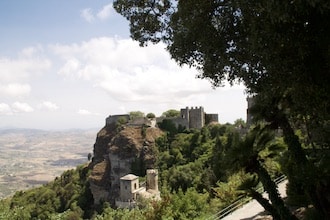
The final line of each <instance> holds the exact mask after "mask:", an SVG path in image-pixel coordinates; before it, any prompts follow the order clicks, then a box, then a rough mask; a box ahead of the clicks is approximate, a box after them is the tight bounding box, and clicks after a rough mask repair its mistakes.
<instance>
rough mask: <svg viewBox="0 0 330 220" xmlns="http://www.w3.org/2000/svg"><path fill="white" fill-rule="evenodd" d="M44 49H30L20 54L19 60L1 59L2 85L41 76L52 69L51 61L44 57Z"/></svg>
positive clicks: (0, 79)
mask: <svg viewBox="0 0 330 220" xmlns="http://www.w3.org/2000/svg"><path fill="white" fill-rule="evenodd" d="M41 50H42V49H40V48H39V47H29V48H25V49H23V50H22V51H21V52H20V53H19V57H18V58H14V59H13V58H8V57H0V70H1V78H0V83H17V82H22V81H26V80H28V79H29V78H30V77H31V76H33V75H36V74H41V73H43V72H45V71H47V70H49V69H50V67H51V62H50V60H49V59H46V58H44V57H42V54H40V53H39V52H41Z"/></svg>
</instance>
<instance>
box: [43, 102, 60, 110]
mask: <svg viewBox="0 0 330 220" xmlns="http://www.w3.org/2000/svg"><path fill="white" fill-rule="evenodd" d="M38 107H39V108H40V109H44V110H48V111H56V110H57V109H59V107H58V105H56V104H55V103H53V102H50V101H44V102H42V103H41V104H40V105H39V106H38Z"/></svg>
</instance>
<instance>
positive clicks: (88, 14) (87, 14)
mask: <svg viewBox="0 0 330 220" xmlns="http://www.w3.org/2000/svg"><path fill="white" fill-rule="evenodd" d="M80 16H81V17H82V18H84V19H85V20H86V21H87V22H89V23H91V22H93V21H94V20H95V17H94V15H93V11H92V9H91V8H85V9H83V10H81V12H80Z"/></svg>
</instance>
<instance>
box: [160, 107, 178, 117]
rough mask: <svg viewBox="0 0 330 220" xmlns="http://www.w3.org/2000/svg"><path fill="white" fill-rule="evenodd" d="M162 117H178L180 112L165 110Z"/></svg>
mask: <svg viewBox="0 0 330 220" xmlns="http://www.w3.org/2000/svg"><path fill="white" fill-rule="evenodd" d="M162 116H163V117H165V118H175V117H179V116H180V111H178V110H175V109H170V110H167V111H166V112H163V114H162Z"/></svg>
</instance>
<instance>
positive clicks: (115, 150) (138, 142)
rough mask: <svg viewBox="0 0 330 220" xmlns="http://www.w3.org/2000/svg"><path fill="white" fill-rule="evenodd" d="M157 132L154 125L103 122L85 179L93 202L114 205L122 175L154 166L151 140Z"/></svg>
mask: <svg viewBox="0 0 330 220" xmlns="http://www.w3.org/2000/svg"><path fill="white" fill-rule="evenodd" d="M161 135H162V131H161V130H160V129H158V128H156V127H146V126H145V125H135V126H125V125H118V124H116V123H112V124H106V126H105V127H104V128H102V129H101V130H100V131H99V132H98V134H97V138H96V142H95V144H94V157H93V160H92V162H91V164H90V167H91V169H92V173H91V175H90V179H89V182H90V189H91V191H92V194H93V197H94V203H95V204H99V203H100V202H101V201H108V202H110V204H112V205H114V203H115V199H116V198H118V196H119V189H120V178H121V177H122V176H124V175H127V174H129V173H133V174H135V175H137V176H144V175H145V171H146V169H152V168H155V163H156V157H157V155H156V152H157V150H155V140H156V139H157V138H158V137H160V136H161Z"/></svg>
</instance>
